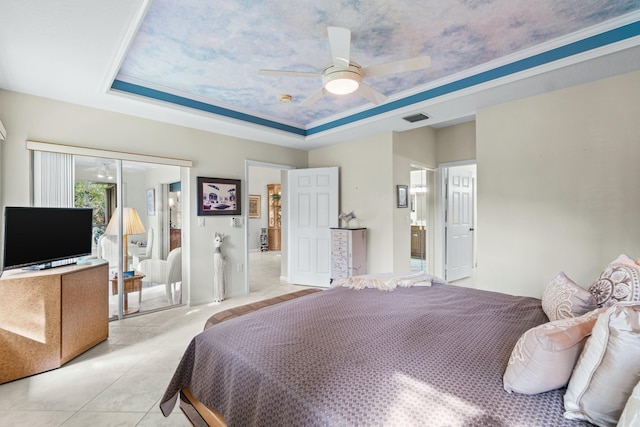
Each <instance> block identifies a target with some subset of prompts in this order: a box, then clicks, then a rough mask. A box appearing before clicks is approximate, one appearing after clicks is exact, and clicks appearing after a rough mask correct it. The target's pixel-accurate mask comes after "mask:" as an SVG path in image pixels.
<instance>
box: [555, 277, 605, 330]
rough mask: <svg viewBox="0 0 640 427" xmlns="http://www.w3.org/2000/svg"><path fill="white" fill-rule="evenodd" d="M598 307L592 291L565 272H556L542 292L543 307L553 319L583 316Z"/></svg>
mask: <svg viewBox="0 0 640 427" xmlns="http://www.w3.org/2000/svg"><path fill="white" fill-rule="evenodd" d="M597 307H598V304H597V303H596V299H595V298H594V297H593V295H592V294H591V292H589V291H588V290H586V289H584V288H582V287H580V286H578V285H576V284H575V282H574V281H573V280H571V279H569V278H568V277H567V275H566V274H564V273H563V272H560V273H558V274H556V276H555V277H554V278H553V280H552V281H551V282H549V284H548V285H547V287H546V288H545V290H544V293H543V294H542V309H543V310H544V312H545V314H546V315H547V317H548V318H549V320H551V321H554V320H560V319H566V318H569V317H576V316H582V315H583V314H585V313H588V312H590V311H592V310H594V309H596V308H597Z"/></svg>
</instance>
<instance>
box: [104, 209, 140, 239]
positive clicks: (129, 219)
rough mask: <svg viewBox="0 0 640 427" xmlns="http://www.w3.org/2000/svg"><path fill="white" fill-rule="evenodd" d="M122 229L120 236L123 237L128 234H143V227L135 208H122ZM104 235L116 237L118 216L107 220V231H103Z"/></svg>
mask: <svg viewBox="0 0 640 427" xmlns="http://www.w3.org/2000/svg"><path fill="white" fill-rule="evenodd" d="M122 218H123V227H122V234H123V235H124V236H126V235H128V234H143V233H145V232H146V231H145V229H144V225H142V221H141V220H140V216H138V211H136V209H135V208H123V209H122ZM104 234H109V235H117V234H118V215H113V216H112V217H111V219H110V220H109V225H107V229H106V230H104Z"/></svg>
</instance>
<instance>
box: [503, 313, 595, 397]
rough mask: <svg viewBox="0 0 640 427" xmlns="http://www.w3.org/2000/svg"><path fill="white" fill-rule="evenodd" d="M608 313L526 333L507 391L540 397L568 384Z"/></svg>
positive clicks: (514, 355)
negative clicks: (599, 321) (599, 322)
mask: <svg viewBox="0 0 640 427" xmlns="http://www.w3.org/2000/svg"><path fill="white" fill-rule="evenodd" d="M605 310H606V309H603V308H601V309H597V310H594V311H592V312H590V313H587V314H585V315H584V316H579V317H571V318H567V319H561V320H556V321H553V322H549V323H544V324H542V325H538V326H536V327H534V328H531V329H529V330H528V331H527V332H525V333H524V334H523V335H522V336H521V337H520V339H519V340H518V342H517V343H516V345H515V346H514V348H513V351H512V352H511V357H510V358H509V363H508V364H507V369H506V370H505V372H504V376H503V378H502V381H503V386H504V389H505V390H506V391H508V392H509V393H511V392H512V391H515V392H516V393H523V394H536V393H543V392H545V391H549V390H554V389H556V388H560V387H563V386H565V385H567V382H569V377H570V376H571V372H572V371H573V368H574V366H575V364H576V361H577V360H578V356H580V353H581V352H582V348H583V347H584V344H585V342H586V340H587V338H588V337H589V335H591V329H593V325H595V323H596V319H597V318H598V315H599V314H600V313H602V312H604V311H605Z"/></svg>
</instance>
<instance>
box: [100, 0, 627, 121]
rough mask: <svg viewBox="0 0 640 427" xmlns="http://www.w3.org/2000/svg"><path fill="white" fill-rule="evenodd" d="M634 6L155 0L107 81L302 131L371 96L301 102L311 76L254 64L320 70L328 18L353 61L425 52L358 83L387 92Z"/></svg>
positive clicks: (366, 104) (409, 90)
mask: <svg viewBox="0 0 640 427" xmlns="http://www.w3.org/2000/svg"><path fill="white" fill-rule="evenodd" d="M637 10H640V1H637V0H626V1H605V0H565V1H558V0H538V1H531V0H527V1H524V0H458V1H441V0H422V1H414V0H393V1H381V0H371V1H357V0H342V1H321V2H319V1H307V0H304V1H296V2H282V1H272V0H266V1H265V0H255V1H252V0H220V1H211V0H182V1H179V2H176V1H172V0H154V1H153V2H152V3H151V6H150V8H149V10H148V13H147V15H146V17H145V19H144V20H143V23H142V25H141V27H140V29H139V31H138V33H137V35H136V36H135V38H134V40H133V43H132V45H131V46H130V49H129V51H128V53H127V55H126V57H125V59H124V61H123V63H122V66H121V68H120V71H119V74H118V76H117V77H116V81H115V82H114V85H113V87H114V89H118V90H124V91H129V92H132V93H137V94H140V95H143V96H151V97H154V98H157V99H162V100H165V101H169V102H176V100H177V102H178V103H182V105H186V106H188V107H191V108H198V109H203V110H205V111H210V112H214V113H222V114H223V115H228V116H230V117H234V114H237V115H239V117H240V118H243V119H246V118H247V117H254V118H258V119H265V120H267V121H273V122H277V123H283V124H286V125H291V126H294V127H299V128H308V127H310V126H314V124H317V123H321V122H323V121H325V122H326V121H329V120H335V119H336V118H339V117H341V116H343V115H346V114H352V113H353V112H354V111H362V110H366V109H367V108H371V107H373V106H374V105H373V104H372V103H371V102H370V101H368V100H367V99H364V98H362V97H360V96H355V95H354V94H352V95H347V96H337V95H332V94H327V95H325V96H323V97H322V98H320V99H319V100H318V101H316V102H315V103H313V104H312V105H309V106H302V105H300V104H301V103H302V102H303V101H304V100H305V99H306V98H307V97H308V96H310V95H311V94H312V93H314V92H315V91H317V90H318V89H319V88H321V87H322V81H321V77H317V78H316V77H313V78H311V77H289V76H265V75H259V74H258V70H260V69H276V70H294V71H306V72H322V70H323V69H325V68H326V67H327V66H328V65H330V64H331V62H332V56H331V50H330V45H329V40H328V35H327V27H329V26H339V27H345V28H348V29H349V30H350V31H351V50H350V59H351V60H352V61H355V62H357V63H358V64H360V65H361V66H363V67H367V66H371V65H376V64H382V63H387V62H391V61H398V60H403V59H407V58H412V57H416V56H420V55H429V56H430V57H431V61H432V64H431V66H430V67H429V68H427V69H425V70H418V71H410V72H404V73H397V74H393V75H386V76H382V77H375V78H370V79H365V80H363V81H365V82H366V83H367V84H368V85H369V86H371V87H373V88H374V89H376V90H377V91H379V92H381V93H382V94H384V95H386V96H387V97H389V98H388V100H387V101H389V100H394V99H398V98H402V97H403V96H409V95H411V94H415V93H418V92H420V91H421V90H424V88H427V87H433V86H434V85H437V84H438V82H440V81H443V82H448V81H450V80H451V79H452V76H453V78H455V76H464V75H466V74H468V73H469V71H468V70H473V69H474V68H478V67H483V66H485V67H486V66H488V65H489V66H490V64H492V63H496V64H497V63H501V61H504V58H505V57H509V55H514V54H515V55H518V54H519V53H521V52H528V51H531V50H532V49H534V50H535V48H536V46H539V45H544V44H548V43H549V42H553V41H554V40H557V39H558V38H562V37H565V36H567V35H570V34H573V33H576V32H579V31H581V30H583V29H585V28H589V27H592V26H594V25H598V24H602V23H604V22H607V21H609V20H612V19H614V18H618V17H621V16H623V15H625V14H629V13H631V12H634V11H637ZM145 91H146V92H145ZM283 94H288V95H291V98H292V100H291V102H288V103H282V102H280V100H279V98H280V96H281V95H283Z"/></svg>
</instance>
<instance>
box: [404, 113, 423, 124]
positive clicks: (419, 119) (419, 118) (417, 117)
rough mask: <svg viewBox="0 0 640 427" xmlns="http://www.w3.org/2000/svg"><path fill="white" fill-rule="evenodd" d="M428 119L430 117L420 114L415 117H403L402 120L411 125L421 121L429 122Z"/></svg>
mask: <svg viewBox="0 0 640 427" xmlns="http://www.w3.org/2000/svg"><path fill="white" fill-rule="evenodd" d="M428 118H429V116H427V115H426V114H423V113H419V114H414V115H413V116H407V117H403V118H402V119H403V120H406V121H408V122H411V123H415V122H419V121H421V120H427V119H428Z"/></svg>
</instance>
